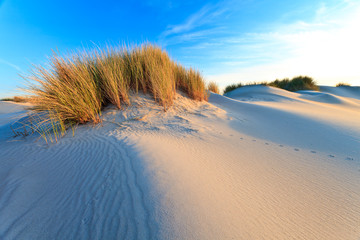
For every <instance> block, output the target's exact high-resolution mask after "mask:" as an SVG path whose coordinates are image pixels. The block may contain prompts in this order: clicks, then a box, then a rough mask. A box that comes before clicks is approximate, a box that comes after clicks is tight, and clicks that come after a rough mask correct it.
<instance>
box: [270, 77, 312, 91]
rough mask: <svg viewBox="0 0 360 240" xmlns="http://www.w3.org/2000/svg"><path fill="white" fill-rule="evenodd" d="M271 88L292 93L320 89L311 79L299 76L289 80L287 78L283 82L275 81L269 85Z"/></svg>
mask: <svg viewBox="0 0 360 240" xmlns="http://www.w3.org/2000/svg"><path fill="white" fill-rule="evenodd" d="M269 86H272V87H278V88H282V89H285V90H288V91H291V92H296V91H299V90H315V91H318V90H319V87H318V86H317V85H316V83H315V81H314V80H313V79H312V78H311V77H307V76H297V77H294V78H293V79H291V80H289V79H288V78H285V79H283V80H275V81H273V82H271V83H269Z"/></svg>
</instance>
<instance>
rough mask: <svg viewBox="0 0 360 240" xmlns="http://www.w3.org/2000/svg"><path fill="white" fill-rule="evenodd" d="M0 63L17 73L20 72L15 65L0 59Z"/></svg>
mask: <svg viewBox="0 0 360 240" xmlns="http://www.w3.org/2000/svg"><path fill="white" fill-rule="evenodd" d="M0 63H1V64H5V65H7V66H9V67H12V68H14V69H15V70H17V71H19V72H21V71H22V70H21V68H20V67H19V66H17V65H15V64H12V63H11V62H8V61H6V60H4V59H1V58H0Z"/></svg>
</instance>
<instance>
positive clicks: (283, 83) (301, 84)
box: [224, 76, 319, 94]
mask: <svg viewBox="0 0 360 240" xmlns="http://www.w3.org/2000/svg"><path fill="white" fill-rule="evenodd" d="M255 85H264V86H271V87H277V88H282V89H285V90H288V91H292V92H295V91H299V90H315V91H318V90H319V87H318V86H317V85H316V82H315V81H314V80H313V79H312V78H311V77H307V76H297V77H294V78H292V79H291V80H290V79H288V78H285V79H282V80H279V79H276V80H275V81H272V82H270V83H268V82H253V83H247V84H245V85H244V84H241V83H239V84H232V85H229V86H227V87H226V88H225V91H224V94H225V93H227V92H230V91H232V90H235V89H237V88H240V87H244V86H255Z"/></svg>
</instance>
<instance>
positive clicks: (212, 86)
mask: <svg viewBox="0 0 360 240" xmlns="http://www.w3.org/2000/svg"><path fill="white" fill-rule="evenodd" d="M208 90H209V91H211V92H213V93H217V94H220V90H219V87H218V85H217V84H216V82H210V83H209V84H208Z"/></svg>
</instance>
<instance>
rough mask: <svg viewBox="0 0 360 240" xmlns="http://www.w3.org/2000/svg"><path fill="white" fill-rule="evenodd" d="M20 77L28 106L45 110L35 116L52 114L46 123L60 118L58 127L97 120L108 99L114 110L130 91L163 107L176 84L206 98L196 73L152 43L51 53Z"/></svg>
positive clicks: (197, 97) (127, 100) (126, 100)
mask: <svg viewBox="0 0 360 240" xmlns="http://www.w3.org/2000/svg"><path fill="white" fill-rule="evenodd" d="M25 79H26V80H30V85H29V86H28V88H26V89H25V90H26V91H27V92H29V93H30V94H31V95H32V96H33V98H32V103H33V105H34V106H33V110H35V111H37V112H46V113H48V114H45V115H41V116H47V118H49V116H52V118H53V119H52V120H49V119H47V120H48V121H47V122H51V123H52V122H60V125H61V126H64V127H61V129H66V128H67V126H69V125H70V126H71V125H72V124H77V123H85V122H93V123H98V122H99V121H100V115H101V109H102V108H103V107H104V106H105V105H107V104H108V103H112V104H114V105H115V106H117V107H118V108H119V109H120V108H121V106H122V105H123V104H130V98H129V94H130V91H133V92H136V93H137V92H138V91H143V92H144V93H147V92H149V93H150V94H151V95H152V96H153V97H154V99H155V101H156V102H158V103H159V104H160V105H162V106H163V107H164V109H165V110H166V109H167V108H169V107H170V106H171V105H172V103H173V99H174V96H175V93H176V88H178V89H182V90H183V91H185V92H186V93H187V94H188V96H189V97H190V98H192V99H195V100H199V101H202V100H206V99H207V93H206V89H205V81H204V79H203V77H202V76H201V74H200V73H199V72H198V71H196V70H194V69H192V68H190V69H186V68H184V67H183V66H181V65H179V64H177V63H175V62H174V61H173V60H171V59H170V58H169V56H168V54H167V53H166V52H165V51H164V50H162V49H161V48H159V47H157V46H154V45H152V44H144V45H142V46H140V47H139V46H136V47H134V48H132V49H129V48H125V47H123V48H115V47H107V48H106V49H98V50H95V51H82V52H76V53H74V54H72V55H70V56H68V57H60V56H58V55H56V54H54V56H53V57H51V58H50V66H49V67H47V68H45V67H42V66H39V67H36V68H35V69H34V70H33V71H32V73H31V75H30V76H28V77H25ZM45 120H46V119H44V121H45Z"/></svg>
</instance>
